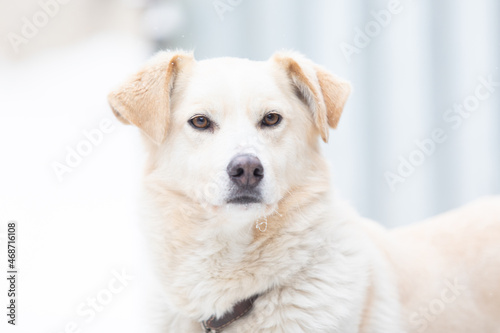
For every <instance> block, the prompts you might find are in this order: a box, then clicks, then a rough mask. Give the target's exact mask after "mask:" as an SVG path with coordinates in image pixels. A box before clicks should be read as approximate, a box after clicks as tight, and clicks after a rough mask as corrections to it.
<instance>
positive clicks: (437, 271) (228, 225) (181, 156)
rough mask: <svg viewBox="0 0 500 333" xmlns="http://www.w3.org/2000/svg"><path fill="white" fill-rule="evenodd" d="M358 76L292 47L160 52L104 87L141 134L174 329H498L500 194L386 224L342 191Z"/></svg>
mask: <svg viewBox="0 0 500 333" xmlns="http://www.w3.org/2000/svg"><path fill="white" fill-rule="evenodd" d="M349 90H350V88H349V85H348V84H347V83H346V82H344V81H342V80H340V79H338V78H336V77H335V76H333V75H331V74H329V73H328V72H327V71H325V70H324V69H323V68H321V67H319V66H317V65H315V64H313V63H312V62H310V61H309V60H307V59H305V58H303V57H301V56H300V55H297V54H293V53H281V54H278V55H276V56H274V57H273V58H272V59H271V60H270V61H268V62H250V61H247V60H241V59H230V58H223V59H214V60H207V61H202V62H196V61H195V60H194V59H193V57H192V55H190V54H186V53H182V52H176V53H161V54H159V55H158V56H157V57H156V58H154V59H153V60H152V61H151V62H149V63H148V64H147V65H146V67H145V68H144V69H143V70H142V71H141V72H139V73H138V74H137V75H135V76H134V77H133V78H132V79H131V80H130V81H129V82H127V83H126V84H125V85H124V86H122V87H121V88H120V89H118V90H117V91H116V92H114V93H112V94H111V95H110V103H111V106H112V108H113V111H114V112H115V114H116V115H117V116H118V117H119V118H120V119H121V120H123V121H124V122H126V123H132V124H135V125H137V126H138V127H140V128H141V129H142V130H143V133H144V134H145V137H146V146H147V149H148V150H149V159H148V164H147V167H146V175H145V189H146V191H145V207H144V211H145V215H147V216H146V219H147V221H149V222H148V223H147V230H148V232H149V233H150V239H151V241H152V242H151V243H152V245H153V247H154V253H155V255H156V256H157V257H156V262H157V263H158V268H159V276H160V279H161V281H162V284H163V287H164V291H165V301H166V303H167V304H168V310H167V313H166V314H165V323H166V324H165V325H166V327H164V328H163V331H164V332H202V329H201V325H200V322H201V321H204V320H207V319H208V318H209V317H211V316H215V317H221V316H223V315H224V314H226V313H227V312H229V311H231V310H232V308H233V306H234V305H235V304H236V303H237V302H239V301H241V300H244V299H247V298H249V297H251V296H253V295H258V298H257V299H256V301H255V303H254V304H253V309H252V310H251V311H250V312H249V313H248V314H246V315H245V316H242V317H241V318H238V319H237V320H235V321H234V322H232V323H231V324H230V325H228V326H227V327H225V328H224V330H223V332H227V333H231V332H238V333H244V332H342V333H349V332H380V333H392V332H395V333H396V332H398V333H399V332H435V333H437V332H439V333H442V332H488V333H489V332H492V333H493V332H500V256H499V254H500V247H499V245H498V242H497V241H496V240H498V239H500V199H498V198H497V199H494V198H493V199H487V200H483V201H481V202H478V203H476V204H472V205H470V206H467V207H465V208H463V209H461V210H457V211H454V212H452V213H449V214H447V215H443V216H440V217H438V218H436V219H433V220H430V221H428V222H425V223H423V224H419V225H416V226H413V227H409V228H404V229H400V230H395V231H391V232H388V231H386V230H385V229H383V228H381V227H379V226H378V225H377V224H375V223H374V222H371V221H369V220H366V219H363V218H360V217H359V216H358V215H357V214H356V213H355V212H353V211H352V210H351V209H350V208H349V207H348V206H347V205H346V204H344V203H342V202H340V201H339V200H338V199H336V198H334V197H333V195H332V192H331V190H330V186H329V181H328V168H327V166H326V163H325V161H324V160H323V158H322V157H321V154H320V150H319V145H318V140H317V138H318V136H321V137H322V138H323V140H325V141H327V139H328V126H330V127H335V126H336V125H337V123H338V120H339V118H340V114H341V112H342V109H343V106H344V103H345V101H346V99H347V96H348V94H349Z"/></svg>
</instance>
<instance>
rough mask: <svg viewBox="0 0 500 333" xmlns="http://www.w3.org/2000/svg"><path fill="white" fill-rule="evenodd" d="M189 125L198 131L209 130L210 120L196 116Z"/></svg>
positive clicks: (190, 120)
mask: <svg viewBox="0 0 500 333" xmlns="http://www.w3.org/2000/svg"><path fill="white" fill-rule="evenodd" d="M189 123H190V124H191V125H192V126H193V127H194V128H196V129H207V128H209V127H210V119H208V118H207V117H205V116H195V117H193V118H191V119H189Z"/></svg>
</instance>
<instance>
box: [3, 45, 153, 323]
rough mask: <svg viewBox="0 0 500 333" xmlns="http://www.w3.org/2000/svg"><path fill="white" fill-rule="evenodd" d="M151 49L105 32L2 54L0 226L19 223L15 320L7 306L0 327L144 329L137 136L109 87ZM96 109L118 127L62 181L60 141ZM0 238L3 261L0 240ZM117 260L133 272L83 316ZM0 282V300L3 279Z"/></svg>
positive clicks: (93, 121) (93, 124)
mask: <svg viewBox="0 0 500 333" xmlns="http://www.w3.org/2000/svg"><path fill="white" fill-rule="evenodd" d="M147 50H148V48H147V46H146V45H144V44H143V43H140V42H138V41H136V40H132V39H128V38H125V37H123V36H119V35H101V36H97V37H95V38H93V39H90V40H87V41H86V42H84V43H82V44H78V45H74V46H70V47H67V48H64V49H56V50H53V51H51V52H50V53H45V54H43V55H41V56H40V57H36V58H31V59H28V60H27V61H25V62H22V63H18V64H16V65H12V64H5V63H3V64H0V69H1V72H2V75H1V76H0V90H1V91H2V98H1V99H0V110H1V113H0V156H1V163H0V228H1V229H0V233H5V231H6V222H7V221H8V220H15V221H17V222H18V223H19V234H18V237H19V244H18V248H19V249H18V265H19V278H18V281H19V282H18V289H19V296H18V304H19V309H18V326H17V327H16V328H12V327H11V326H10V325H7V324H6V323H5V321H6V320H4V318H5V314H4V312H5V310H2V311H1V317H2V320H1V321H0V331H1V332H26V333H35V332H36V333H38V332H42V333H43V332H47V333H48V332H51V333H52V332H53V333H60V332H66V331H65V327H66V325H67V324H68V323H69V322H71V321H75V322H76V323H77V324H79V325H80V328H82V332H145V330H144V328H143V325H142V324H141V325H140V326H139V322H141V321H142V322H143V321H144V320H142V319H141V318H142V317H141V313H142V309H143V308H144V304H143V298H142V297H141V295H142V288H143V287H144V285H143V284H142V283H141V276H143V275H145V274H147V271H146V270H144V269H143V268H142V263H141V261H142V259H141V258H142V257H141V255H140V254H139V253H140V251H141V248H140V246H139V243H140V242H139V240H138V239H137V238H138V237H137V234H138V232H137V225H136V221H135V214H136V212H135V210H134V207H135V203H136V196H137V192H138V191H137V187H138V182H139V180H138V178H139V177H140V175H141V161H140V158H138V157H140V148H139V144H140V141H139V140H138V137H137V136H136V135H134V134H135V133H136V130H135V129H133V128H132V127H127V126H121V124H119V123H118V122H117V121H116V120H115V118H114V116H113V114H112V112H111V110H110V109H109V107H108V105H107V100H106V94H107V92H108V91H109V90H110V89H111V88H112V87H114V86H115V85H116V84H117V83H118V82H120V81H121V80H122V79H123V78H124V77H125V76H126V75H127V74H129V73H131V72H133V71H134V70H135V69H136V68H137V67H138V66H139V64H140V63H142V62H143V61H144V58H145V57H146V51H147ZM103 118H108V119H110V120H111V121H112V123H113V125H114V131H113V132H111V133H109V134H104V137H103V140H102V143H101V144H100V145H98V146H97V147H95V148H94V149H93V151H92V153H91V154H89V155H88V156H86V157H84V158H83V162H82V163H81V164H80V165H79V166H78V167H76V168H75V169H74V170H73V172H72V173H71V174H66V175H64V178H63V181H62V182H59V181H58V178H57V177H56V175H55V173H54V171H53V169H52V166H51V165H52V163H53V162H54V161H59V162H63V161H64V158H65V155H66V153H67V152H66V146H70V147H73V148H75V146H76V145H77V143H78V142H80V141H82V140H84V139H85V137H84V136H83V134H82V131H83V130H91V129H94V128H97V127H98V124H99V122H100V121H101V120H102V119H103ZM134 177H136V178H137V179H136V178H134ZM0 242H2V243H1V244H0V249H1V250H0V258H1V259H0V262H1V265H0V266H1V272H5V263H6V260H7V259H6V253H5V250H4V249H5V247H6V245H5V239H1V238H0ZM122 269H125V270H126V271H127V272H128V273H129V274H131V275H134V276H135V279H134V281H132V282H130V284H129V285H128V286H127V287H126V288H125V289H124V290H123V291H122V292H121V293H118V294H117V295H115V296H114V298H113V300H112V301H111V302H110V303H109V305H107V306H106V307H105V308H104V309H103V311H102V312H99V313H98V314H97V315H96V317H95V319H93V320H92V321H90V322H85V319H86V318H87V317H84V316H81V315H79V314H78V313H77V307H78V305H79V304H81V303H82V302H86V299H87V297H92V296H93V297H95V296H96V294H98V293H99V292H101V291H102V290H103V289H104V288H106V287H107V286H108V283H109V282H110V280H111V279H112V278H113V274H112V271H113V270H116V271H122ZM3 275H4V273H1V276H3ZM0 281H1V282H0V291H1V297H0V300H1V303H2V304H4V303H5V302H6V296H5V293H4V292H5V291H6V290H7V289H6V287H7V285H6V281H5V279H4V278H2V279H0ZM2 308H4V307H3V306H2ZM67 332H70V330H68V331H67Z"/></svg>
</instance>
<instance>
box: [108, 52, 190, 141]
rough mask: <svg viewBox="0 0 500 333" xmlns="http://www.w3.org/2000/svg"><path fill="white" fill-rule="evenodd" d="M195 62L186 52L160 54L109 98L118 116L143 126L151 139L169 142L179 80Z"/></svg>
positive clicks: (123, 120) (124, 121)
mask: <svg viewBox="0 0 500 333" xmlns="http://www.w3.org/2000/svg"><path fill="white" fill-rule="evenodd" d="M192 62H194V58H193V55H192V54H191V53H186V52H181V51H179V52H177V51H176V52H159V53H158V54H157V55H156V56H154V57H153V58H152V59H151V60H149V61H148V62H147V63H146V64H145V65H144V67H143V68H142V69H141V70H140V71H139V72H138V73H136V74H135V75H133V76H132V77H131V78H129V80H127V81H126V82H125V83H124V84H122V85H121V86H120V87H119V88H118V89H116V90H114V91H112V92H111V93H110V94H109V95H108V101H109V104H110V106H111V109H112V110H113V112H114V114H115V116H116V117H117V118H118V119H119V120H120V121H121V122H123V123H125V124H133V125H136V126H137V127H139V128H140V129H141V130H142V131H143V132H144V133H145V134H146V135H147V136H148V137H149V138H150V139H151V140H153V141H154V142H155V143H156V144H160V143H162V142H163V141H164V140H165V137H166V134H167V129H168V125H169V120H170V99H171V94H172V89H173V87H174V83H175V79H176V77H177V76H178V75H181V73H182V71H183V70H185V68H186V66H187V65H189V64H190V63H192Z"/></svg>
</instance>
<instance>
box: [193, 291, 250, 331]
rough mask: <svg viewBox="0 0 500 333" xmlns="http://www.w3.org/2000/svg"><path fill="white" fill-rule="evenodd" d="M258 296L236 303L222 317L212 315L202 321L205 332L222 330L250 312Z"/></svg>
mask: <svg viewBox="0 0 500 333" xmlns="http://www.w3.org/2000/svg"><path fill="white" fill-rule="evenodd" d="M257 297H258V295H254V296H252V297H250V298H247V299H245V300H243V301H240V302H238V303H236V304H235V305H234V306H233V308H232V309H231V311H230V312H228V313H226V314H225V315H223V316H222V317H221V318H216V317H215V316H211V317H210V318H209V319H208V320H204V321H202V322H201V326H202V327H203V329H204V330H205V333H220V332H222V329H224V328H225V327H227V326H229V325H230V324H231V323H233V322H235V321H236V320H238V319H239V318H241V317H243V316H244V315H246V314H247V313H248V312H250V310H251V309H252V307H253V302H255V300H256V299H257Z"/></svg>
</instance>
